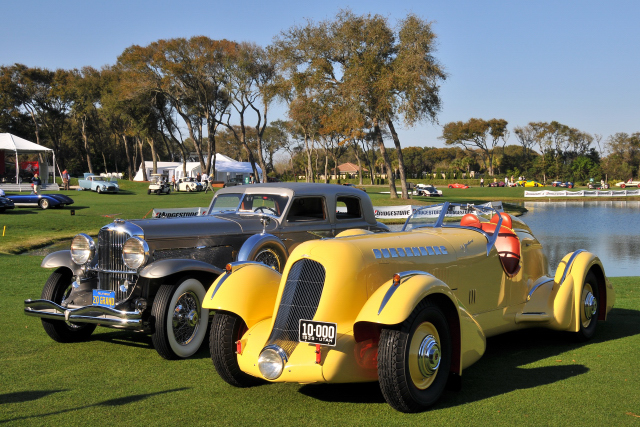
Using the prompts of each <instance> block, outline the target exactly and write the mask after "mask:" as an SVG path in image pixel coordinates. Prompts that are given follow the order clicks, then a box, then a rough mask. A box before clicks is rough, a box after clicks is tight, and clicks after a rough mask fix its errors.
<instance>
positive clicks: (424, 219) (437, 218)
mask: <svg viewBox="0 0 640 427" xmlns="http://www.w3.org/2000/svg"><path fill="white" fill-rule="evenodd" d="M495 215H497V217H494V216H495ZM492 220H493V221H492ZM473 222H477V223H484V222H487V223H488V222H494V223H496V226H495V227H494V229H496V230H499V229H500V226H501V225H502V217H501V216H500V213H499V212H498V211H497V210H496V209H495V208H493V207H492V206H491V204H490V203H487V204H486V205H472V204H461V203H449V202H445V203H440V204H437V205H431V206H425V207H423V208H419V209H417V210H415V211H414V212H413V214H412V215H411V216H410V217H409V218H407V221H406V222H405V223H404V227H402V231H410V230H413V229H416V228H422V227H465V228H466V227H468V225H467V224H471V223H473ZM473 228H474V229H475V230H478V231H480V232H482V233H484V234H485V235H486V236H487V254H488V253H489V251H490V250H491V247H492V246H493V244H494V243H495V241H496V238H497V237H498V233H495V232H492V231H487V230H489V229H491V227H486V229H481V228H476V227H473Z"/></svg>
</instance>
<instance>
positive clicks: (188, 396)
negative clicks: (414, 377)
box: [0, 255, 640, 426]
mask: <svg viewBox="0 0 640 427" xmlns="http://www.w3.org/2000/svg"><path fill="white" fill-rule="evenodd" d="M41 260H42V257H36V256H26V255H0V271H2V272H3V279H4V280H3V283H2V287H0V309H1V310H2V313H3V316H2V317H1V318H0V330H2V337H3V345H2V346H1V347H0V372H1V378H2V391H0V423H8V424H11V425H30V426H31V425H98V424H105V423H108V424H109V425H136V424H144V425H177V424H184V425H205V424H212V425H258V424H260V425H263V424H266V423H267V421H268V420H272V421H273V422H275V423H277V424H278V425H301V424H305V425H336V424H347V425H414V424H415V425H418V424H421V425H425V424H426V425H575V424H576V423H579V424H580V425H638V423H639V422H640V418H639V417H640V373H639V372H638V363H637V358H638V349H640V311H638V310H639V307H640V291H639V289H638V279H637V278H613V279H612V282H613V284H614V286H615V289H616V293H617V301H616V307H615V308H614V310H613V311H612V312H611V314H610V317H609V320H608V321H607V322H605V323H600V324H599V325H598V330H597V332H596V337H595V339H594V340H593V341H590V342H589V343H587V344H575V343H573V342H572V341H571V340H569V339H568V337H567V335H566V334H563V333H557V332H552V331H546V330H528V331H521V332H516V333H510V334H507V335H503V336H499V337H495V338H492V339H489V342H488V349H487V353H486V354H485V355H484V357H483V358H482V359H481V360H480V361H479V362H478V363H476V364H475V365H473V366H472V367H470V368H469V369H467V370H465V371H464V373H463V377H462V379H463V381H462V382H463V387H462V390H461V391H459V392H452V391H447V392H446V393H445V394H444V396H443V397H442V399H441V400H440V402H439V403H438V404H437V405H436V406H435V407H434V408H432V409H431V410H430V411H427V412H424V413H421V414H410V415H407V414H402V413H399V412H396V411H395V410H393V409H391V407H390V406H388V405H387V404H386V402H385V401H384V399H383V397H382V394H381V392H380V389H379V388H378V384H377V383H365V384H345V385H341V384H334V385H299V384H270V385H263V386H258V387H253V388H250V389H236V388H233V387H231V386H229V385H227V384H226V383H225V382H223V381H222V380H221V379H220V378H219V377H218V376H217V374H216V373H215V370H214V369H213V366H212V363H211V360H210V359H209V352H208V349H207V348H206V346H203V348H202V349H201V351H200V352H199V353H197V354H196V355H195V356H194V357H192V358H191V359H188V360H182V361H167V360H164V359H162V358H160V356H158V354H157V353H156V352H155V350H154V349H153V348H152V346H151V339H150V337H147V336H145V335H139V334H134V333H131V332H126V331H117V330H113V329H106V328H98V329H97V330H96V332H94V335H93V336H92V339H91V340H90V341H88V342H85V343H79V344H58V343H56V342H54V341H53V340H51V339H50V338H49V337H48V336H47V335H46V334H45V332H44V330H43V329H42V326H41V324H40V319H38V318H35V317H28V316H25V315H24V314H23V300H24V299H26V298H33V297H37V296H39V295H40V292H41V290H42V286H43V284H44V282H45V280H46V278H47V276H48V274H49V273H50V272H49V271H48V270H44V269H41V268H40V267H39V264H40V262H41Z"/></svg>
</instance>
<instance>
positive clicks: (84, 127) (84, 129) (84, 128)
mask: <svg viewBox="0 0 640 427" xmlns="http://www.w3.org/2000/svg"><path fill="white" fill-rule="evenodd" d="M80 122H81V123H82V140H83V142H84V150H85V153H86V155H87V166H89V173H93V165H92V164H91V153H90V152H89V137H88V135H87V122H86V118H84V117H83V118H82V119H80Z"/></svg>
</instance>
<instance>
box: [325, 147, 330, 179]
mask: <svg viewBox="0 0 640 427" xmlns="http://www.w3.org/2000/svg"><path fill="white" fill-rule="evenodd" d="M328 173H329V153H327V150H326V149H325V151H324V183H325V184H327V183H328V182H329V181H328V180H327V178H328V176H327V174H328Z"/></svg>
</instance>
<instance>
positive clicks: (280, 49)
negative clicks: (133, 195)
mask: <svg viewBox="0 0 640 427" xmlns="http://www.w3.org/2000/svg"><path fill="white" fill-rule="evenodd" d="M395 28H397V30H396V29H395ZM435 38H436V35H435V34H434V33H433V32H432V29H431V23H429V22H427V21H424V20H422V19H420V18H418V17H417V16H415V15H409V16H407V17H406V18H405V19H404V20H402V21H401V22H399V23H398V25H397V27H392V26H391V25H390V24H389V22H388V20H387V19H386V18H384V17H382V16H379V15H362V16H357V15H355V14H353V13H352V12H350V11H348V10H346V11H341V12H339V13H338V15H337V16H336V17H335V19H333V20H327V21H322V22H318V23H315V22H311V21H309V22H307V23H306V24H305V25H302V26H296V27H293V28H291V29H289V30H287V31H284V32H282V33H281V34H280V35H279V36H278V37H276V39H275V40H274V42H273V44H272V45H271V46H268V47H267V48H262V47H260V46H257V45H255V44H253V43H246V42H245V43H237V42H232V41H228V40H211V39H209V38H208V37H205V36H199V37H193V38H190V39H184V38H177V39H170V40H158V41H156V42H153V43H151V44H150V45H148V46H131V47H129V48H127V49H125V51H124V52H123V53H122V54H121V55H120V56H119V57H118V60H117V63H116V64H115V65H113V66H107V67H104V68H102V69H100V70H97V69H94V68H92V67H84V68H82V69H80V70H77V69H74V70H56V71H50V70H46V69H41V68H29V67H26V66H24V65H21V64H15V65H12V66H3V67H1V68H0V96H1V98H0V104H1V105H0V108H2V113H0V114H1V117H0V127H1V128H2V129H3V130H4V131H9V132H14V133H17V134H21V135H29V134H31V135H35V137H36V142H37V143H39V144H44V145H47V146H50V147H51V148H53V149H54V150H55V151H56V153H57V155H58V156H57V157H58V159H60V162H61V163H62V165H61V166H62V167H63V168H64V167H67V168H72V169H74V170H78V171H81V170H86V169H88V170H89V171H90V172H94V169H95V167H96V166H95V164H96V162H97V161H96V157H102V160H103V163H104V168H105V169H107V168H109V167H111V168H113V167H114V166H115V167H116V168H118V167H120V168H122V167H123V164H124V165H125V167H126V168H127V170H128V174H129V176H132V175H133V172H134V170H135V168H136V165H138V164H140V163H141V162H143V161H144V160H145V158H149V157H150V158H151V159H152V160H153V162H154V168H155V162H157V161H158V160H159V159H161V158H169V159H171V160H173V159H174V158H175V157H177V156H180V157H182V159H183V160H185V161H186V158H187V157H188V154H189V151H190V150H191V149H193V150H194V151H195V152H196V154H197V157H198V158H199V161H200V163H201V168H202V170H203V171H208V172H209V173H210V174H215V157H216V153H218V152H219V146H218V143H217V140H218V137H219V136H221V135H222V133H224V135H222V136H223V137H224V138H227V137H229V136H232V137H233V140H234V141H235V145H236V146H237V147H242V151H243V153H242V154H241V155H242V156H244V157H245V158H246V159H247V160H248V161H249V162H251V163H252V165H253V169H254V173H256V172H257V171H256V166H255V165H256V163H258V164H259V165H260V167H261V168H262V169H263V170H265V171H269V164H268V163H269V162H268V159H269V157H273V152H274V151H275V150H276V149H281V150H284V151H287V150H289V151H290V154H293V151H292V149H291V148H288V147H289V146H290V143H289V141H286V140H284V139H288V140H293V141H302V142H303V146H304V153H305V154H306V156H307V167H306V169H307V171H308V172H311V171H312V170H313V165H312V157H313V153H314V151H315V150H316V148H317V147H321V148H323V149H324V150H325V151H326V152H328V153H331V156H332V157H333V159H334V161H335V159H336V158H337V155H338V154H339V153H340V152H341V151H344V150H346V149H347V147H349V146H352V147H353V150H355V151H354V152H358V150H362V149H363V148H362V147H364V151H370V150H378V151H379V152H380V153H381V157H382V159H383V161H384V164H385V167H386V170H387V171H390V170H392V165H391V160H390V159H389V156H388V154H387V153H386V150H385V146H384V142H383V141H384V138H383V133H384V134H387V135H389V136H390V138H391V139H392V140H393V142H394V145H395V147H396V150H397V157H398V162H399V164H400V166H399V171H400V177H401V179H402V181H403V185H402V187H403V195H404V196H405V197H406V184H405V174H404V169H405V168H404V165H403V157H402V151H401V150H400V140H399V137H398V134H397V132H396V130H395V126H396V125H397V124H398V123H403V124H405V125H408V126H412V125H414V124H416V123H418V122H422V121H427V122H433V121H435V119H436V115H437V112H438V111H439V110H440V105H441V101H440V97H439V84H440V82H441V81H442V80H444V79H445V78H446V74H445V72H444V70H443V67H442V66H441V65H440V64H439V63H438V61H437V60H436V58H435V57H434V55H433V53H434V45H435ZM275 101H279V102H283V103H285V104H286V105H287V107H288V115H289V119H290V120H289V121H288V122H287V123H283V122H279V123H275V124H273V125H272V126H271V129H270V127H269V126H268V112H269V108H270V106H271V105H272V104H273V103H274V102H275ZM268 129H270V131H268ZM283 132H285V133H286V136H287V138H284V139H281V140H280V141H279V142H278V143H277V144H275V145H278V147H275V146H274V144H271V142H273V141H271V142H270V141H265V138H266V135H267V134H269V133H270V134H271V135H280V137H283V135H284V134H283ZM367 139H368V141H367V142H366V143H365V140H367ZM367 144H368V145H367ZM365 145H366V146H365ZM237 147H236V148H235V151H238V150H237ZM227 148H231V147H227ZM328 157H329V156H327V158H328ZM358 158H360V157H358ZM327 167H328V161H325V169H326V168H327ZM256 175H257V173H256ZM306 175H307V176H308V177H309V179H311V180H313V179H314V178H313V177H314V174H313V173H307V174H306ZM390 190H391V194H392V197H396V188H395V182H394V180H393V179H391V182H390Z"/></svg>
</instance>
